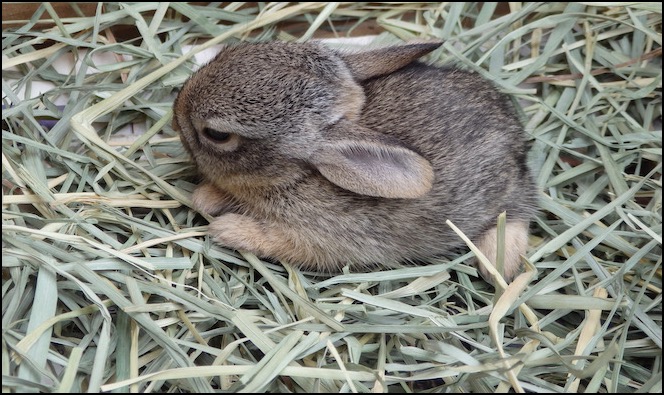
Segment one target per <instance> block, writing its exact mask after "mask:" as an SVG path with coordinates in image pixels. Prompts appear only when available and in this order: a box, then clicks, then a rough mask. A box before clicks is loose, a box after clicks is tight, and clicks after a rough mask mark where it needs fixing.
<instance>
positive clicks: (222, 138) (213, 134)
mask: <svg viewBox="0 0 664 395" xmlns="http://www.w3.org/2000/svg"><path fill="white" fill-rule="evenodd" d="M203 135H204V136H205V137H207V138H208V139H210V140H212V141H214V142H215V143H226V142H228V141H229V140H230V139H231V137H233V134H231V133H226V132H221V131H219V130H215V129H212V128H208V127H206V128H205V129H203Z"/></svg>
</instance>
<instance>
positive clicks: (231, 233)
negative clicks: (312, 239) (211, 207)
mask: <svg viewBox="0 0 664 395" xmlns="http://www.w3.org/2000/svg"><path fill="white" fill-rule="evenodd" d="M209 231H210V233H211V234H212V235H213V236H214V239H215V240H216V241H217V242H218V243H219V244H221V245H223V246H226V247H229V248H233V249H236V250H243V251H249V252H252V253H254V254H256V255H258V256H274V255H280V254H279V251H280V249H282V248H283V246H284V245H285V244H286V243H287V240H286V238H285V236H284V235H282V234H281V233H280V232H278V231H276V230H275V229H273V228H271V227H268V226H266V225H265V224H263V223H261V222H259V221H257V220H255V219H253V218H251V217H248V216H245V215H239V214H232V213H228V214H224V215H222V216H219V217H217V218H216V219H215V220H214V221H212V222H211V223H210V227H209Z"/></svg>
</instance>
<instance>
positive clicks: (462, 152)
mask: <svg viewBox="0 0 664 395" xmlns="http://www.w3.org/2000/svg"><path fill="white" fill-rule="evenodd" d="M363 87H364V91H365V94H366V104H365V107H364V109H363V111H362V118H361V120H360V121H359V123H360V124H362V125H363V126H366V127H368V128H371V129H373V130H376V131H380V132H382V133H385V134H387V135H390V136H393V137H394V138H397V139H399V140H401V141H402V142H403V143H404V144H405V145H407V146H409V147H411V148H412V149H413V150H414V151H416V152H418V153H419V154H420V155H422V156H423V157H425V158H426V159H428V160H429V161H430V162H431V163H432V166H433V168H434V174H435V176H434V185H433V188H432V190H431V192H430V194H431V198H430V199H422V200H421V201H418V202H413V203H416V204H415V205H414V206H417V205H418V204H425V205H426V206H427V207H426V209H427V210H428V211H429V213H428V215H429V216H430V217H431V219H432V220H435V221H436V223H438V224H440V227H447V225H446V224H445V220H446V219H450V220H452V221H453V222H455V223H456V224H457V225H458V226H460V227H461V228H462V229H464V228H465V229H467V231H468V232H469V234H471V235H472V234H473V233H475V232H481V231H483V230H485V228H487V227H489V226H491V225H492V224H493V225H495V218H496V216H497V215H498V214H500V213H501V212H502V211H507V215H508V217H509V218H511V219H515V220H525V221H528V220H529V219H530V218H532V215H533V214H534V212H535V211H536V199H535V192H534V191H535V188H534V187H533V182H532V177H531V174H530V172H529V169H528V167H527V158H526V155H527V144H526V140H525V133H524V131H523V127H522V125H521V122H520V121H519V119H518V116H517V115H516V113H515V111H514V109H513V107H512V105H511V103H510V100H509V98H508V97H507V96H506V95H504V94H502V93H500V92H498V91H497V89H496V88H495V87H494V86H493V85H492V84H491V83H490V82H488V81H486V80H485V79H484V78H482V77H480V76H479V75H477V74H475V73H471V72H467V71H464V70H460V69H457V68H454V67H435V66H428V65H425V64H422V63H413V64H411V65H409V66H407V67H405V68H403V69H401V70H399V71H397V72H395V73H392V74H390V75H387V76H383V77H379V78H374V79H371V80H368V81H366V82H365V83H364V84H363Z"/></svg>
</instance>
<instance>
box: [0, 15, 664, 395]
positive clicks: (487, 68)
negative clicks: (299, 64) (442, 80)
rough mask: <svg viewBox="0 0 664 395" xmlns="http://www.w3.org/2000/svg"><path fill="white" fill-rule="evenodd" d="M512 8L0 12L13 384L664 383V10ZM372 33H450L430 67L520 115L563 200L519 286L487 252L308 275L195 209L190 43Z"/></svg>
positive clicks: (186, 387) (560, 386)
mask: <svg viewBox="0 0 664 395" xmlns="http://www.w3.org/2000/svg"><path fill="white" fill-rule="evenodd" d="M71 4H72V7H73V8H74V9H76V8H77V6H76V3H71ZM503 4H509V7H510V9H509V10H507V12H497V11H499V10H498V9H497V4H496V3H224V4H222V5H211V6H207V7H204V6H198V5H194V3H99V5H98V7H97V10H96V14H95V15H94V16H84V15H82V14H81V15H80V16H76V17H69V18H61V17H60V16H59V15H58V13H57V12H56V11H55V9H54V8H53V7H52V6H51V5H50V4H49V3H41V6H40V8H39V10H38V12H37V13H36V14H35V16H34V17H33V18H32V19H31V20H28V21H17V22H13V23H11V24H6V23H4V22H3V26H4V29H3V43H2V55H3V62H2V70H3V72H2V92H3V110H2V121H3V125H2V176H3V196H2V220H3V228H2V333H3V335H2V372H3V379H2V386H3V392H24V391H43V392H51V391H58V392H83V391H88V392H99V391H116V390H117V391H125V392H126V391H130V392H167V391H168V392H211V391H215V390H216V391H229V392H230V391H233V392H236V391H237V392H258V391H270V392H277V391H279V392H282V391H283V392H308V393H311V392H350V391H352V392H384V391H405V392H415V391H431V392H506V391H515V392H524V391H528V392H658V391H661V388H662V358H661V356H662V321H661V317H662V306H661V302H662V268H661V264H662V237H661V234H662V131H661V119H662V118H661V117H662V94H661V88H662V67H661V66H662V65H661V44H662V35H661V27H662V11H661V4H658V3H503ZM42 14H43V15H44V17H45V18H46V19H47V22H50V26H52V27H45V25H43V24H37V23H36V22H37V20H38V18H39V17H40V16H41V15H42ZM367 24H369V25H371V26H374V30H373V31H375V32H377V33H380V35H379V36H378V37H377V38H376V40H375V41H376V42H377V43H390V42H396V41H399V40H409V39H415V38H440V39H443V40H445V44H444V46H443V48H442V49H441V50H438V51H436V53H434V54H433V56H432V58H431V59H430V60H432V61H441V62H455V63H457V64H460V65H462V66H463V67H466V68H469V69H472V70H475V71H477V72H478V73H481V74H482V75H484V76H485V77H487V78H489V79H491V80H493V81H494V82H495V83H496V84H497V85H498V86H499V87H500V88H501V89H502V90H504V91H505V92H508V93H510V94H511V95H512V96H513V97H514V99H515V101H517V102H518V103H519V104H520V106H519V108H520V109H521V115H522V116H523V119H524V120H525V124H526V130H527V131H528V133H529V135H530V137H531V141H532V150H531V153H532V155H531V159H532V160H531V162H532V165H533V167H534V169H536V177H537V183H538V185H539V187H540V188H541V191H542V195H541V202H542V203H541V206H542V210H541V215H540V216H539V217H538V219H537V221H536V223H534V224H533V235H532V237H531V240H530V241H531V243H530V245H531V247H530V250H529V254H528V256H527V260H526V271H525V272H524V274H522V275H521V276H520V277H519V278H518V279H517V280H516V281H514V282H513V283H512V284H510V285H509V286H507V285H506V284H504V282H502V280H501V279H497V282H496V283H497V284H498V286H497V287H496V289H494V288H493V287H492V286H489V285H488V284H486V283H485V282H484V281H482V280H481V279H480V278H478V276H477V272H476V270H475V269H474V268H473V267H471V266H468V265H467V261H468V259H469V258H470V257H471V256H472V254H473V252H469V253H467V254H465V255H463V256H460V257H458V256H452V257H450V259H440V260H436V261H432V262H431V264H430V265H428V266H422V267H407V268H402V269H397V270H391V271H380V272H375V273H356V272H354V270H353V269H352V268H350V270H348V271H346V272H344V273H342V274H339V275H336V276H324V275H317V274H315V273H306V272H302V271H300V270H298V269H295V268H292V267H289V266H288V265H285V266H282V265H276V264H271V263H268V262H263V261H261V260H259V259H257V258H256V257H254V256H252V255H249V254H240V253H238V252H235V251H231V250H227V249H225V248H222V247H220V246H218V245H216V244H213V243H212V242H211V241H210V239H209V238H208V237H207V236H206V233H205V228H206V225H207V221H206V220H205V219H203V218H202V217H201V216H198V215H196V213H195V212H193V211H192V210H191V209H190V196H191V192H192V190H193V188H194V186H195V185H194V184H193V182H194V180H195V178H194V169H193V167H192V165H191V163H190V161H189V160H188V158H187V156H186V154H185V152H184V151H183V149H182V146H181V144H180V142H179V139H178V136H177V134H176V133H175V132H174V131H173V130H172V129H171V127H170V118H171V115H172V113H171V104H172V99H173V96H174V93H175V92H176V91H177V88H178V87H179V86H180V85H181V84H182V82H183V81H184V80H185V79H186V78H187V76H188V75H189V74H190V73H191V69H192V66H193V61H192V59H193V56H194V54H195V53H196V52H198V51H201V50H203V49H205V48H208V47H211V46H213V45H216V44H219V43H232V42H237V41H238V40H251V41H254V40H268V39H281V40H307V39H311V38H318V37H323V36H326V37H332V36H338V37H345V36H347V35H349V34H353V33H354V32H357V31H360V29H361V28H362V27H363V26H366V25H367ZM127 25H130V26H135V28H136V29H135V31H136V35H137V36H138V38H137V39H131V38H130V39H121V38H119V36H117V37H116V34H117V31H118V29H120V28H121V26H127ZM188 45H193V50H189V49H188V48H189V47H188ZM67 57H69V58H70V59H71V60H72V61H74V62H77V67H76V68H75V69H74V70H64V69H63V68H62V67H61V65H60V64H59V63H58V59H63V58H67ZM104 57H110V58H111V61H104V62H102V61H100V60H99V59H102V58H104ZM25 92H33V93H32V94H31V93H27V94H26V93H25ZM35 92H36V93H35ZM138 125H144V130H143V131H142V132H140V133H139V131H138ZM450 226H453V224H450ZM459 237H462V238H465V236H464V235H463V234H462V233H460V232H459ZM468 244H469V247H470V248H471V251H475V252H476V250H475V249H474V246H472V245H471V243H470V242H468Z"/></svg>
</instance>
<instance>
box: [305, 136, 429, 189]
mask: <svg viewBox="0 0 664 395" xmlns="http://www.w3.org/2000/svg"><path fill="white" fill-rule="evenodd" d="M311 162H312V163H313V165H314V166H316V168H317V169H318V171H320V173H321V174H322V175H323V176H324V177H325V178H327V179H328V180H330V181H331V182H332V183H334V184H336V185H338V186H340V187H342V188H344V189H347V190H349V191H352V192H355V193H359V194H361V195H368V196H378V197H385V198H402V199H412V198H417V197H421V196H423V195H425V194H426V193H427V192H429V190H430V189H431V186H432V183H433V168H432V167H431V164H430V163H429V162H428V161H427V160H426V159H424V158H423V157H421V156H420V155H418V154H417V153H415V152H413V151H411V150H409V149H406V148H404V147H398V146H390V145H384V144H380V143H375V142H369V141H341V142H337V143H328V144H326V145H325V146H324V147H323V148H321V149H319V150H317V151H316V152H314V154H313V155H312V157H311Z"/></svg>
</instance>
